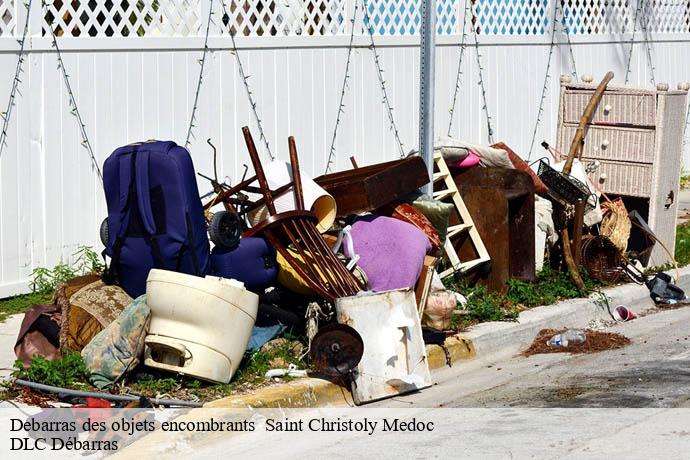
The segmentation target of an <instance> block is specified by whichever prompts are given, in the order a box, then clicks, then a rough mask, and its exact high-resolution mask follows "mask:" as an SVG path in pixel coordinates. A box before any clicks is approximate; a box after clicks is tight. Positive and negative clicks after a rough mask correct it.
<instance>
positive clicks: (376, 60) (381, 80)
mask: <svg viewBox="0 0 690 460" xmlns="http://www.w3.org/2000/svg"><path fill="white" fill-rule="evenodd" d="M355 1H356V0H355ZM362 9H363V10H364V26H365V28H366V29H367V32H368V33H369V38H370V39H371V45H370V46H369V48H370V49H371V50H372V51H373V52H374V63H375V64H376V73H377V74H378V77H379V85H380V86H381V92H382V93H383V101H382V102H383V104H384V105H385V106H386V111H387V113H388V120H389V121H390V125H391V131H393V134H394V135H395V140H396V142H397V143H398V148H399V149H400V158H404V157H405V148H404V146H403V143H402V141H401V140H400V133H399V132H398V127H397V126H396V124H395V118H394V117H393V107H392V106H391V102H390V99H389V98H388V91H387V90H386V80H385V79H384V77H383V69H382V68H381V61H380V58H379V54H378V51H377V50H376V43H374V28H373V26H372V25H371V19H370V18H369V4H368V3H367V0H362Z"/></svg>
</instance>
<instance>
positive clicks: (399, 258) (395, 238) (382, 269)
mask: <svg viewBox="0 0 690 460" xmlns="http://www.w3.org/2000/svg"><path fill="white" fill-rule="evenodd" d="M350 234H351V235H352V242H353V246H354V249H355V253H356V254H358V255H359V256H360V259H359V262H357V265H359V266H360V267H361V268H362V270H364V273H366V275H367V278H368V279H369V285H368V289H369V290H371V291H389V290H392V289H400V288H408V287H412V286H414V285H415V284H416V283H417V278H419V275H420V273H421V272H422V266H423V264H424V256H425V255H426V254H427V253H428V252H429V251H430V250H431V243H429V238H427V237H426V235H425V234H424V232H422V231H421V230H419V229H418V228H417V227H415V226H414V225H411V224H408V223H407V222H403V221H402V220H398V219H393V218H391V217H383V216H366V217H362V218H360V219H358V220H357V221H356V222H355V223H354V224H353V225H352V230H351V233H350ZM344 246H347V245H344ZM348 252H349V251H347V249H345V255H346V256H348V257H352V256H353V254H348Z"/></svg>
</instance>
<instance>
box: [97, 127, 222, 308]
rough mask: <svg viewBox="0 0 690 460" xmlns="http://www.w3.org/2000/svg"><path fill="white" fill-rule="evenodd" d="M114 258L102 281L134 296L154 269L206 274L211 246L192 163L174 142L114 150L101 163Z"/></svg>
mask: <svg viewBox="0 0 690 460" xmlns="http://www.w3.org/2000/svg"><path fill="white" fill-rule="evenodd" d="M103 185H104V189H105V198H106V202H107V205H108V232H107V234H108V243H107V245H106V248H105V250H104V255H107V256H109V257H110V258H111V264H110V267H109V268H108V269H107V271H106V273H105V275H104V280H105V281H106V282H114V283H117V284H119V285H120V286H121V287H122V288H123V289H124V290H125V291H126V292H127V294H129V295H130V296H131V297H132V298H137V297H139V296H140V295H142V294H144V293H145V292H146V278H147V277H148V274H149V271H150V270H151V269H152V268H160V269H163V270H172V271H176V272H181V273H187V274H190V275H197V276H205V275H206V274H207V273H208V270H209V261H210V247H209V242H208V237H207V235H206V220H205V218H204V212H203V209H202V205H201V200H200V199H199V190H198V188H197V183H196V175H195V173H194V165H193V164H192V159H191V157H190V156H189V152H187V150H186V149H184V148H182V147H180V146H178V145H177V144H175V143H174V142H171V141H167V142H162V141H151V142H144V143H139V144H132V145H128V146H125V147H121V148H119V149H117V150H115V151H114V152H113V153H112V154H111V155H110V156H109V157H108V158H107V159H106V160H105V163H104V165H103Z"/></svg>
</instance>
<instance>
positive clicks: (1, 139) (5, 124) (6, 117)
mask: <svg viewBox="0 0 690 460" xmlns="http://www.w3.org/2000/svg"><path fill="white" fill-rule="evenodd" d="M31 4H32V0H29V2H28V3H24V7H25V8H26V21H25V22H24V30H23V32H22V38H21V40H17V43H19V56H18V57H17V67H16V68H15V70H14V79H13V80H12V89H11V90H10V97H9V100H8V101H7V108H6V109H5V111H4V112H2V113H0V117H2V131H0V157H2V151H3V150H4V148H5V146H6V145H7V129H8V128H9V125H10V117H11V116H12V108H13V107H14V106H15V104H16V103H15V99H16V97H17V93H19V84H20V83H21V82H22V81H21V79H20V78H19V76H20V75H21V73H22V72H23V71H24V70H23V69H22V64H24V48H25V45H26V36H27V35H28V33H29V16H30V14H29V13H30V12H31ZM19 94H21V93H19Z"/></svg>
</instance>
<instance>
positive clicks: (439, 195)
mask: <svg viewBox="0 0 690 460" xmlns="http://www.w3.org/2000/svg"><path fill="white" fill-rule="evenodd" d="M453 193H454V192H453V190H439V191H438V192H434V199H435V200H442V199H444V198H447V197H449V196H451V195H452V194H453Z"/></svg>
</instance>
